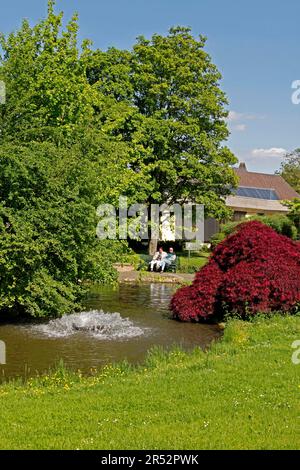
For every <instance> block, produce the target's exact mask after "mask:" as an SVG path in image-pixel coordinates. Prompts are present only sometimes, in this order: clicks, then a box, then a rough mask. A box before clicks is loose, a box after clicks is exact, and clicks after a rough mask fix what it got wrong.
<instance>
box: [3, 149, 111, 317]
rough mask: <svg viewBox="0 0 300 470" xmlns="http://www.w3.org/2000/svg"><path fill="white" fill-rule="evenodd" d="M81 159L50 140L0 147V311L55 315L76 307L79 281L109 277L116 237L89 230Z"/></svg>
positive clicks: (89, 185)
mask: <svg viewBox="0 0 300 470" xmlns="http://www.w3.org/2000/svg"><path fill="white" fill-rule="evenodd" d="M81 158H82V157H81V156H80V155H77V154H76V152H75V151H74V152H73V151H72V150H70V149H69V150H68V151H67V150H59V149H58V148H57V147H56V146H54V145H52V144H31V145H29V146H16V145H12V144H6V145H3V146H2V147H1V148H0V313H2V314H4V313H5V314H19V315H20V314H22V315H29V316H32V317H42V316H60V315H63V314H65V313H69V312H71V311H72V310H75V309H77V308H79V307H80V304H79V301H80V299H81V297H82V296H83V295H84V293H85V290H84V287H83V286H84V285H85V284H86V281H94V282H101V283H103V282H109V281H110V282H111V281H112V280H114V279H115V278H116V272H115V271H114V269H113V267H112V263H113V262H114V261H115V260H116V259H117V254H116V253H117V251H118V246H119V244H118V245H117V242H111V241H107V240H105V241H100V240H98V239H97V237H96V230H95V229H96V225H97V219H96V205H97V203H96V201H97V196H96V194H95V191H94V184H95V181H94V177H93V172H92V169H91V164H89V162H88V161H86V162H84V161H82V160H81ZM80 163H81V165H82V166H81V165H80Z"/></svg>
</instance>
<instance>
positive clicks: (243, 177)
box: [234, 163, 300, 201]
mask: <svg viewBox="0 0 300 470" xmlns="http://www.w3.org/2000/svg"><path fill="white" fill-rule="evenodd" d="M234 170H235V172H236V174H237V176H238V177H239V187H245V188H259V189H273V190H274V191H275V192H276V193H277V195H278V198H279V200H280V201H283V200H285V199H287V200H289V199H294V198H299V197H300V195H299V194H298V193H297V192H296V191H295V190H294V189H293V188H292V187H291V186H290V185H289V184H288V183H287V182H286V181H285V180H284V179H283V178H282V176H280V175H268V174H265V173H253V172H251V171H248V170H247V167H246V165H245V163H241V164H240V167H239V168H235V169H234Z"/></svg>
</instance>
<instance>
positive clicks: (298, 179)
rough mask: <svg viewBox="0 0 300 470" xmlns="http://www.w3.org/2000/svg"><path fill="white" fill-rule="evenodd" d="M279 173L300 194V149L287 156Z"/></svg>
mask: <svg viewBox="0 0 300 470" xmlns="http://www.w3.org/2000/svg"><path fill="white" fill-rule="evenodd" d="M278 173H279V174H280V175H281V176H282V177H283V178H284V179H285V180H286V181H287V182H288V183H289V184H290V185H291V186H292V187H293V188H294V189H295V191H297V192H298V193H299V194H300V149H296V150H294V152H292V153H289V154H287V155H286V156H285V159H284V160H283V162H282V164H281V168H280V170H279V171H278Z"/></svg>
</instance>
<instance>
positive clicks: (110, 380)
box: [0, 316, 300, 450]
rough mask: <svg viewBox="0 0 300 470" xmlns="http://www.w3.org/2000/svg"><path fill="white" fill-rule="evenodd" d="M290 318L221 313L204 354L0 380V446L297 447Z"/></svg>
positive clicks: (298, 329) (298, 379) (176, 353)
mask: <svg viewBox="0 0 300 470" xmlns="http://www.w3.org/2000/svg"><path fill="white" fill-rule="evenodd" d="M298 339H300V317H299V316H295V317H280V316H274V317H273V318H272V319H257V320H255V321H253V322H251V323H246V322H241V321H238V320H232V321H230V322H229V323H228V324H227V326H226V328H225V334H224V338H223V339H222V341H220V342H219V343H215V344H214V345H213V346H212V347H211V349H210V350H209V351H208V352H206V353H204V352H202V351H201V350H198V349H197V350H195V351H194V352H193V353H188V354H186V353H184V352H182V351H180V350H173V351H172V352H169V353H163V352H162V351H159V350H156V351H153V352H152V353H150V354H149V356H148V359H147V362H146V363H145V365H144V366H143V367H140V368H131V367H130V366H128V365H126V364H123V365H118V366H110V367H106V368H105V369H103V370H102V371H99V372H97V373H96V371H91V377H88V378H86V377H81V375H80V374H71V373H68V372H66V371H65V370H64V369H63V368H61V369H58V370H57V371H56V372H55V373H54V374H52V375H49V376H45V377H43V378H39V379H34V380H30V381H29V382H28V383H27V384H26V385H21V384H19V385H18V384H17V383H11V384H7V385H3V386H2V387H0V406H1V426H0V448H1V449H149V450H150V449H162V450H166V449H184V450H188V449H299V447H300V407H299V394H300V388H299V386H300V365H299V366H297V365H294V364H293V363H292V360H291V358H292V353H293V352H294V350H293V349H292V347H291V345H292V343H293V342H294V341H295V340H298Z"/></svg>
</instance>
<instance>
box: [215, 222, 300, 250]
mask: <svg viewBox="0 0 300 470" xmlns="http://www.w3.org/2000/svg"><path fill="white" fill-rule="evenodd" d="M251 220H258V221H260V222H262V223H264V224H265V225H267V226H268V227H271V228H272V229H273V230H275V232H277V233H279V234H280V235H285V236H286V237H288V238H291V239H292V240H296V239H297V228H296V226H295V224H294V222H293V221H292V220H291V219H290V218H289V217H287V216H286V215H282V214H274V215H268V216H253V217H251V218H249V219H244V220H242V221H239V222H228V223H226V224H222V225H221V228H220V232H219V233H216V234H215V235H214V236H213V237H212V239H211V245H212V248H213V249H214V248H215V247H216V246H217V245H218V244H219V243H221V242H222V241H223V240H225V238H226V237H228V235H230V234H231V233H232V232H234V230H235V229H236V227H237V226H238V225H240V224H241V223H245V222H247V221H248V222H249V221H251Z"/></svg>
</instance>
